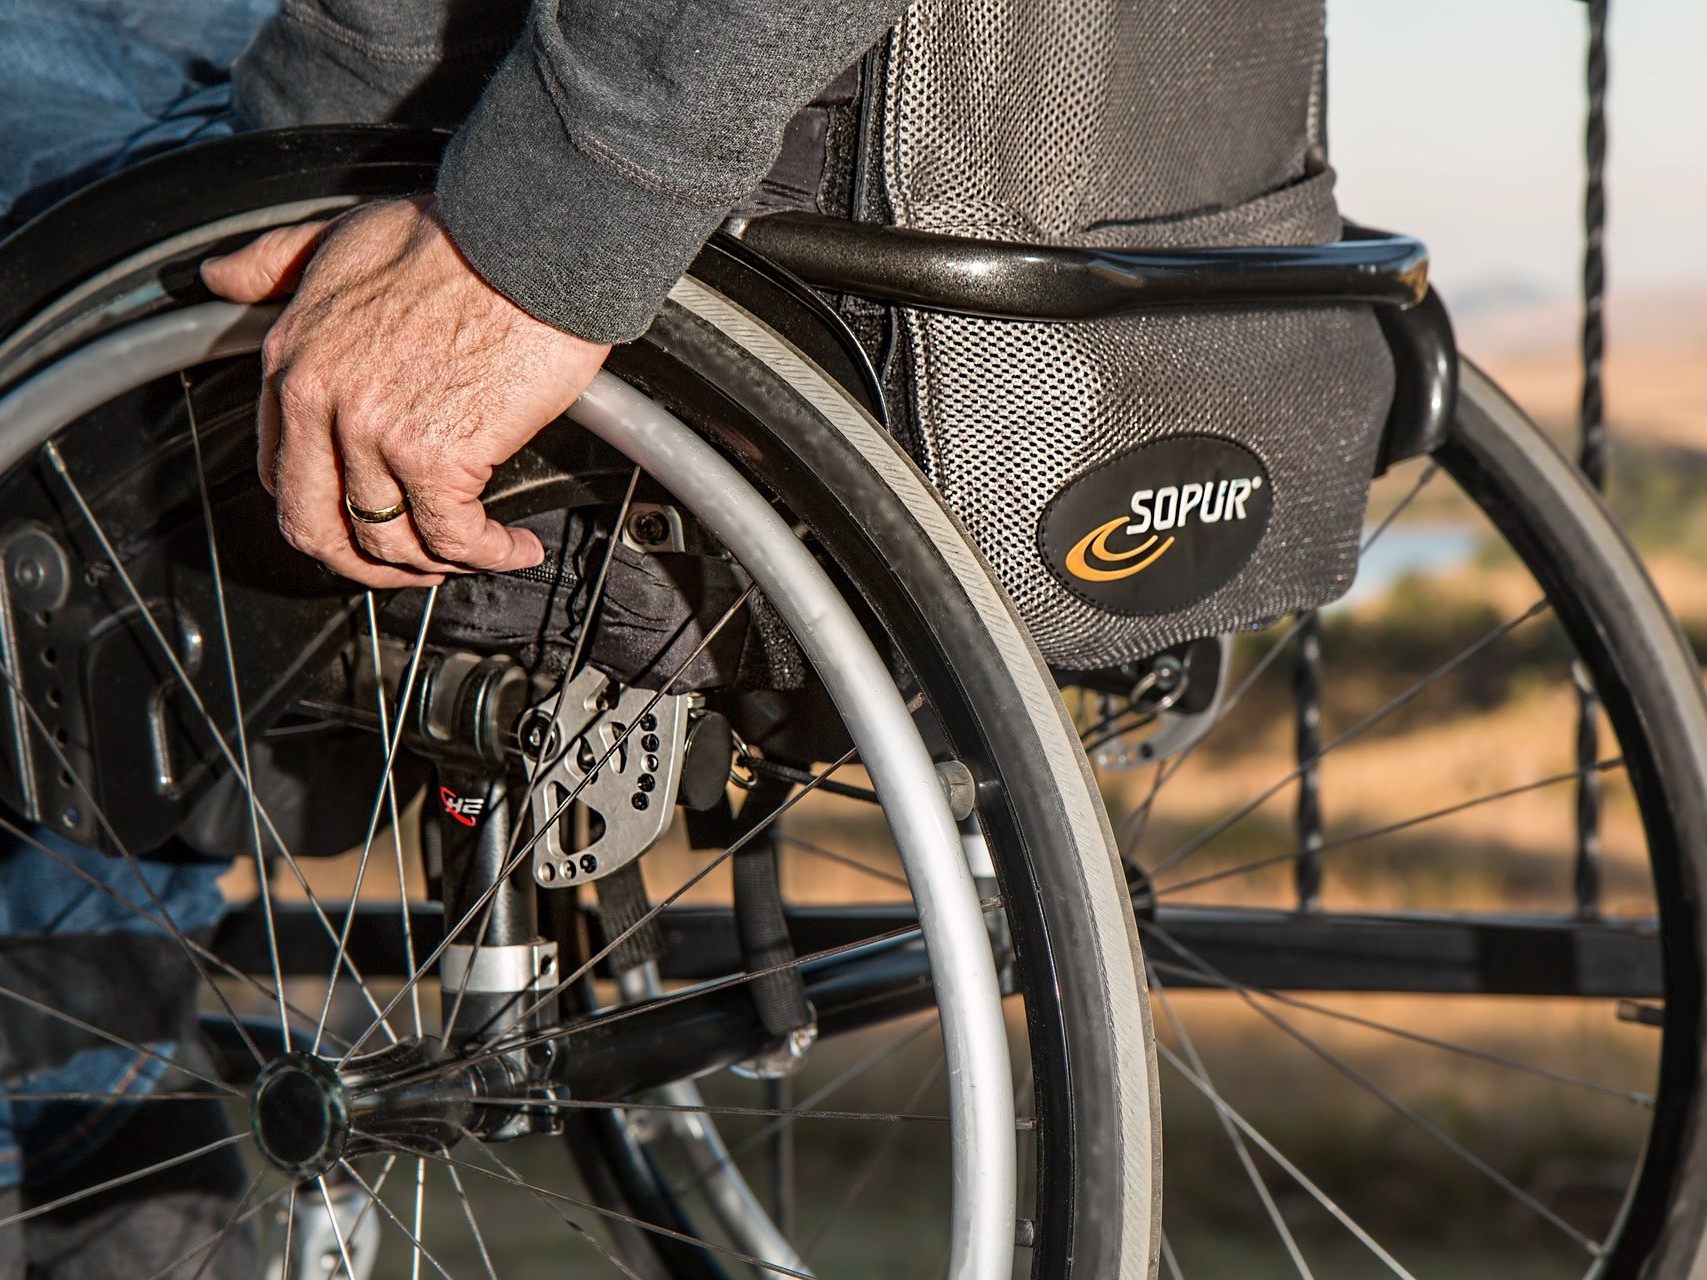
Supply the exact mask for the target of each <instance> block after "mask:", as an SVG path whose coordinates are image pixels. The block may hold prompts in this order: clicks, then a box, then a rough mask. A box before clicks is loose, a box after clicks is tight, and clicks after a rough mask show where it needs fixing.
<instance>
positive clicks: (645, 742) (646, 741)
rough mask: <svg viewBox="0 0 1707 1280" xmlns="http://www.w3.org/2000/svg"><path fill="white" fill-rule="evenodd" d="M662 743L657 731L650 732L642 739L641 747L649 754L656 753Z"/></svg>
mask: <svg viewBox="0 0 1707 1280" xmlns="http://www.w3.org/2000/svg"><path fill="white" fill-rule="evenodd" d="M661 745H662V744H661V743H660V742H659V741H658V735H657V734H655V733H648V734H646V735H645V736H644V737H642V738H641V739H640V749H641V750H642V751H644V752H646V753H647V754H649V755H650V754H654V753H656V752H657V750H658V748H659V747H660V746H661Z"/></svg>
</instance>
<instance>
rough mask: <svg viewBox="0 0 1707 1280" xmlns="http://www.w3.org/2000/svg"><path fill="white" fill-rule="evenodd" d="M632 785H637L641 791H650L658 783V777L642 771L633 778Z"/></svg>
mask: <svg viewBox="0 0 1707 1280" xmlns="http://www.w3.org/2000/svg"><path fill="white" fill-rule="evenodd" d="M634 785H635V786H637V787H639V788H640V789H641V790H642V791H650V790H652V789H653V788H654V787H656V786H657V785H658V779H656V778H654V777H653V776H652V775H651V774H649V773H643V774H641V775H640V776H639V777H638V778H636V779H635V780H634Z"/></svg>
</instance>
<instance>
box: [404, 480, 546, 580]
mask: <svg viewBox="0 0 1707 1280" xmlns="http://www.w3.org/2000/svg"><path fill="white" fill-rule="evenodd" d="M409 515H410V518H411V520H412V521H413V522H414V526H415V529H416V531H417V532H418V533H419V535H420V538H421V542H422V544H423V545H424V546H425V547H426V549H427V550H428V552H430V553H431V554H432V555H434V556H435V557H437V558H438V559H439V560H440V561H441V562H442V561H450V562H453V563H455V564H457V565H460V566H462V567H463V568H465V569H473V570H476V571H480V572H485V573H507V572H509V571H511V570H514V569H531V568H532V567H533V566H534V565H536V564H539V563H540V562H541V561H543V560H544V559H545V548H544V546H542V545H541V544H540V541H539V539H538V538H537V537H535V536H534V535H533V533H532V532H531V531H529V530H527V529H511V528H509V527H508V526H506V525H502V524H499V523H498V522H497V521H496V520H494V519H492V518H491V517H490V516H488V515H487V514H486V507H485V506H484V504H482V503H481V501H480V498H479V496H478V495H475V494H468V493H458V492H456V491H455V490H454V489H451V488H448V487H439V488H424V487H411V488H410V489H409ZM376 527H383V526H376Z"/></svg>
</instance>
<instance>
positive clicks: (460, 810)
mask: <svg viewBox="0 0 1707 1280" xmlns="http://www.w3.org/2000/svg"><path fill="white" fill-rule="evenodd" d="M439 803H440V804H442V805H444V807H445V812H446V813H448V814H450V816H451V817H453V818H455V819H456V820H457V821H458V822H460V823H462V825H463V826H465V827H472V826H473V825H474V824H475V823H476V822H479V821H480V815H481V814H482V813H484V812H486V798H485V797H484V796H459V795H457V794H456V792H454V791H452V790H451V789H450V788H449V787H440V788H439Z"/></svg>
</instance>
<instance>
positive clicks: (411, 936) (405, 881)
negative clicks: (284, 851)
mask: <svg viewBox="0 0 1707 1280" xmlns="http://www.w3.org/2000/svg"><path fill="white" fill-rule="evenodd" d="M364 594H365V596H366V604H367V637H368V646H369V653H370V656H371V657H372V659H373V669H374V673H375V679H374V682H373V700H374V709H375V711H376V712H377V713H378V715H379V739H380V741H381V742H390V741H391V722H390V710H389V709H388V708H387V707H386V704H385V682H384V681H383V680H380V679H379V678H378V673H379V671H380V670H381V666H380V653H379V611H378V609H377V608H376V607H375V605H374V598H373V592H371V591H368V592H365V593H364ZM404 710H405V704H404V703H403V702H402V701H401V700H400V701H399V702H398V705H397V714H398V718H399V719H401V718H402V716H403V713H404ZM385 800H386V804H387V806H388V807H389V808H390V811H391V812H390V814H389V816H390V818H391V851H392V853H393V854H395V855H396V858H397V908H398V911H399V912H400V913H401V914H402V917H403V967H404V968H405V969H407V970H408V971H409V972H410V973H413V972H414V971H415V925H414V921H413V918H412V917H413V913H412V912H411V911H410V910H409V877H408V873H407V872H405V870H404V868H403V823H402V820H401V819H400V818H399V817H398V815H397V775H396V774H395V773H394V772H393V771H392V769H391V767H390V763H389V761H388V762H387V765H386V770H385ZM355 905H356V904H355V895H354V894H353V893H352V894H351V895H350V910H351V911H352V912H353V911H354V910H355ZM409 997H410V1008H409V1012H410V1014H411V1017H412V1025H413V1026H414V1028H415V1035H416V1036H417V1037H419V1036H420V1035H421V1028H422V1023H421V990H420V988H419V987H416V988H415V989H414V990H412V991H411V992H410V993H409Z"/></svg>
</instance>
